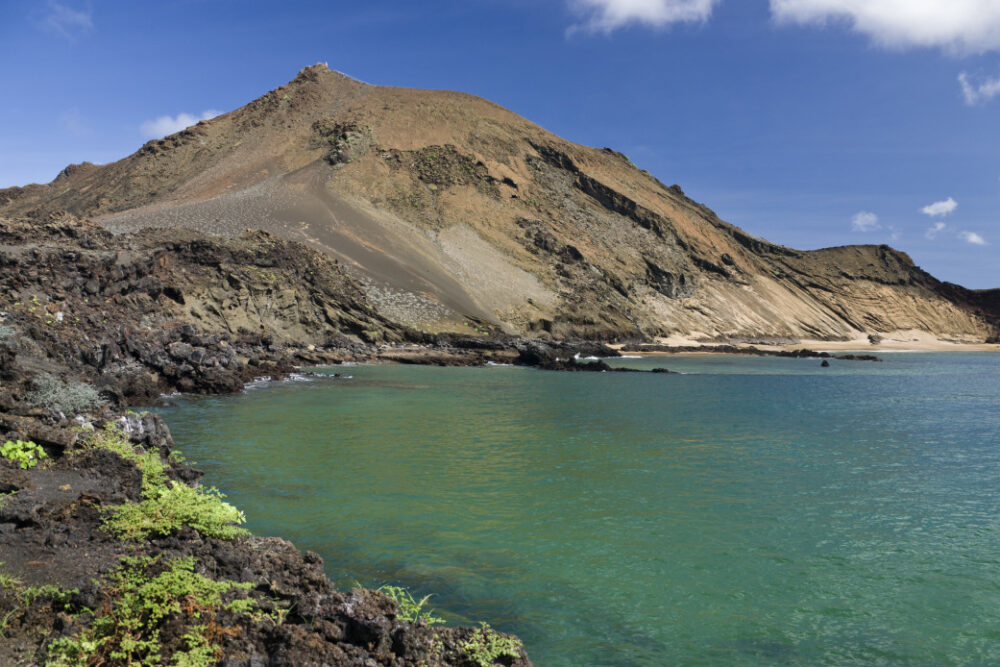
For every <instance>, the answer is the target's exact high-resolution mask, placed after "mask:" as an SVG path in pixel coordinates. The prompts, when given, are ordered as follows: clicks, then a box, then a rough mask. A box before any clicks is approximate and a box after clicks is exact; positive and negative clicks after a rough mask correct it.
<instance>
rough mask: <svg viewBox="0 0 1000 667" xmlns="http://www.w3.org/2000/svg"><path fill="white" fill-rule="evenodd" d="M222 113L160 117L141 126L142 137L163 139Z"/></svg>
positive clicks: (212, 110)
mask: <svg viewBox="0 0 1000 667" xmlns="http://www.w3.org/2000/svg"><path fill="white" fill-rule="evenodd" d="M220 113H221V112H220V111H216V110H215V109H208V110H207V111H202V112H201V115H200V116H194V115H192V114H189V113H179V114H177V115H176V116H159V117H158V118H154V119H153V120H147V121H146V122H145V123H143V124H142V125H140V126H139V131H140V132H142V136H144V137H146V138H147V139H161V138H163V137H165V136H167V135H170V134H173V133H175V132H180V131H181V130H183V129H184V128H186V127H191V126H192V125H194V124H195V123H197V122H198V121H199V120H209V119H212V118H215V117H216V116H218V115H219V114H220Z"/></svg>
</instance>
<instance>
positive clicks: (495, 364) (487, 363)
mask: <svg viewBox="0 0 1000 667" xmlns="http://www.w3.org/2000/svg"><path fill="white" fill-rule="evenodd" d="M486 365H487V366H497V367H500V366H513V365H514V364H498V363H497V362H495V361H487V362H486Z"/></svg>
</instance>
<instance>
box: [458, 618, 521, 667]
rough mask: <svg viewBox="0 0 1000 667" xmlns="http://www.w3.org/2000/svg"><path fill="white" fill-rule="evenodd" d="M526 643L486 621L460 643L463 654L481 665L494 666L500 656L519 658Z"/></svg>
mask: <svg viewBox="0 0 1000 667" xmlns="http://www.w3.org/2000/svg"><path fill="white" fill-rule="evenodd" d="M523 646H524V645H523V644H522V643H521V640H520V639H517V638H515V637H505V636H504V635H502V634H500V633H499V632H497V631H496V630H494V629H493V628H491V627H490V626H489V625H488V624H486V623H481V624H480V627H479V629H477V630H475V631H474V632H473V634H472V636H471V637H470V638H469V639H467V640H466V641H464V642H462V643H461V644H460V645H459V648H460V649H461V650H462V656H463V657H465V658H466V659H467V660H469V661H470V662H472V663H473V664H476V665H479V667H493V665H494V663H496V661H497V660H498V659H499V658H502V657H510V658H517V657H519V656H520V655H521V648H522V647H523Z"/></svg>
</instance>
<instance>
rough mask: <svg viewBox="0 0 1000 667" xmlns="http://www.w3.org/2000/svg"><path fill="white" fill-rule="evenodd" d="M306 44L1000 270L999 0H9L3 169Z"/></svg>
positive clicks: (151, 116)
mask: <svg viewBox="0 0 1000 667" xmlns="http://www.w3.org/2000/svg"><path fill="white" fill-rule="evenodd" d="M315 62H327V63H329V64H330V66H331V67H332V68H334V69H338V70H340V71H343V72H345V73H347V74H350V75H351V76H354V77H356V78H358V79H361V80H364V81H368V82H370V83H378V84H385V85H399V86H409V87H418V88H446V89H453V90H463V91H466V92H471V93H475V94H478V95H482V96H484V97H487V98H490V99H492V100H494V101H496V102H498V103H500V104H502V105H504V106H506V107H508V108H510V109H513V110H514V111H516V112H518V113H520V114H522V115H524V116H526V117H527V118H529V119H531V120H533V121H535V122H537V123H539V124H541V125H542V126H544V127H546V128H548V129H549V130H552V131H553V132H555V133H557V134H559V135H561V136H563V137H565V138H567V139H570V140H572V141H576V142H579V143H583V144H588V145H593V146H610V147H613V148H616V149H617V150H620V151H622V152H624V153H626V154H628V155H629V156H630V157H631V158H632V160H633V161H634V162H636V163H637V164H639V165H640V166H642V167H644V168H646V169H648V170H649V171H650V172H652V173H653V174H654V175H656V176H657V177H658V178H660V180H662V181H664V182H665V183H667V184H668V185H669V184H672V183H678V184H680V185H681V186H682V187H683V188H684V190H685V192H687V194H688V195H689V196H691V197H692V198H694V199H696V200H698V201H701V202H704V203H705V204H707V205H708V206H710V207H712V208H713V209H715V210H716V211H717V212H718V213H719V214H720V215H721V216H722V217H723V218H725V219H727V220H729V221H731V222H733V223H735V224H737V225H739V226H741V227H743V228H744V229H746V230H748V231H750V232H751V233H754V234H758V235H760V236H763V237H765V238H767V239H769V240H771V241H775V242H778V243H782V244H785V245H789V246H793V247H799V248H817V247H824V246H831V245H841V244H848V243H890V244H891V245H893V246H895V247H897V248H900V249H901V250H904V251H906V252H908V253H910V255H911V256H912V257H913V258H914V260H915V261H916V262H917V263H918V264H919V265H921V266H922V267H923V268H925V269H927V270H928V271H930V272H931V273H933V274H934V275H936V276H938V277H939V278H941V279H944V280H951V281H953V282H958V283H961V284H964V285H967V286H969V287H1000V261H998V259H1000V256H998V253H997V249H998V248H1000V219H998V212H1000V127H998V121H1000V1H997V0H447V1H446V0H422V1H421V2H413V1H412V0H398V1H390V0H385V1H380V0H369V1H368V2H361V3H359V2H346V1H335V0H325V1H319V0H317V1H315V2H308V1H294V0H286V1H284V2H280V3H279V2H256V1H253V0H173V1H169V0H164V1H161V2H153V1H149V2H134V1H132V2H126V1H117V0H59V1H58V2H56V1H54V0H52V1H48V0H3V2H2V3H0V64H2V65H3V71H4V85H3V88H2V90H3V92H2V93H0V95H2V104H0V187H4V186H9V185H23V184H26V183H29V182H47V181H49V180H51V179H52V178H53V177H55V175H56V174H57V173H58V172H59V171H60V170H61V169H62V168H63V167H64V166H65V165H67V164H69V163H71V162H81V161H84V160H89V161H91V162H98V163H102V162H109V161H113V160H116V159H119V158H121V157H124V156H126V155H128V154H130V153H132V152H133V151H135V150H136V149H137V148H138V147H139V146H140V145H141V144H142V143H143V142H144V141H146V140H147V139H148V138H149V137H150V136H151V135H154V134H157V133H163V132H166V131H168V130H170V129H174V128H176V127H177V126H178V125H183V123H184V122H185V121H190V122H193V121H194V120H196V119H197V118H199V117H201V116H202V115H205V114H211V113H212V112H214V111H228V110H231V109H233V108H236V107H238V106H241V105H243V104H245V103H247V102H249V101H250V100H252V99H254V98H256V97H258V96H260V95H261V94H263V93H265V92H267V91H268V90H270V89H272V88H274V87H276V86H279V85H281V84H283V83H285V82H287V81H288V80H290V79H291V78H292V77H294V76H295V74H296V72H297V71H298V70H299V69H301V68H302V67H303V66H305V65H309V64H312V63H315ZM182 114H184V115H183V116H182ZM179 116H180V121H179V122H178V117H179Z"/></svg>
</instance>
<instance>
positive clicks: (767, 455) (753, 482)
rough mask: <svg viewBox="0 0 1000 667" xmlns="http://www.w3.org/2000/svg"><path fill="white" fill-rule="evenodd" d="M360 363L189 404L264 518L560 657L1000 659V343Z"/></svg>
mask: <svg viewBox="0 0 1000 667" xmlns="http://www.w3.org/2000/svg"><path fill="white" fill-rule="evenodd" d="M621 363H625V364H630V365H634V366H637V367H645V368H651V367H654V366H664V365H665V366H668V367H670V368H672V369H674V370H679V371H683V372H684V373H685V374H683V375H662V374H655V375H654V374H648V375H647V374H630V373H628V374H626V373H622V374H618V373H602V374H589V373H551V372H543V371H536V370H532V369H524V368H511V367H488V368H433V367H412V366H351V367H340V368H336V369H331V370H330V371H329V372H331V373H332V372H334V371H336V372H340V373H345V374H349V375H351V376H352V377H351V378H344V377H342V378H326V379H319V380H315V381H312V382H290V383H283V384H273V385H268V386H265V387H260V388H252V389H250V390H248V391H247V392H246V393H245V394H244V395H241V396H236V397H227V398H208V399H205V398H201V399H185V400H182V401H179V402H178V404H177V406H176V407H171V408H165V409H162V410H161V412H162V413H163V414H164V416H165V417H166V419H167V422H168V423H169V425H170V427H171V429H172V431H173V434H174V437H175V439H176V441H177V443H178V445H179V446H180V447H181V449H182V450H183V451H184V452H185V454H187V455H188V456H189V458H192V459H194V460H196V461H197V462H198V463H199V465H200V467H202V468H203V469H204V470H205V471H206V480H207V482H208V483H211V484H215V485H218V486H219V487H221V488H223V489H224V490H225V491H226V492H227V493H228V494H229V495H230V499H231V500H232V501H233V502H235V503H236V504H238V505H239V506H240V507H241V508H243V509H244V510H245V511H246V514H247V516H248V518H249V527H250V528H251V529H252V530H254V531H255V532H258V533H261V534H270V535H280V536H283V537H287V538H289V539H291V540H293V541H294V542H295V543H296V544H297V545H298V546H299V547H300V548H303V549H312V550H314V551H317V552H319V553H320V554H322V555H323V557H324V558H325V559H326V567H327V571H328V573H329V575H330V576H331V577H332V578H333V579H334V580H335V581H337V582H338V583H340V584H342V585H350V584H351V583H353V582H354V581H360V582H361V583H363V584H365V585H368V586H376V585H379V584H381V583H386V582H391V583H398V584H402V585H405V586H408V587H410V588H412V589H413V590H414V591H415V593H416V594H418V595H421V596H422V595H424V594H427V593H433V594H434V597H433V598H432V605H433V606H434V607H435V609H437V610H438V611H439V612H440V613H442V614H443V615H445V616H446V617H447V618H448V619H449V621H451V622H455V623H469V622H473V621H476V620H486V621H489V622H490V623H491V624H492V625H493V626H494V627H498V628H501V629H503V630H507V631H510V632H516V633H517V634H519V635H520V636H521V637H522V638H523V639H524V640H525V643H526V646H527V648H528V651H529V653H530V655H531V656H532V657H533V659H534V660H535V662H536V664H538V665H542V666H546V665H663V664H707V665H712V664H718V665H729V664H836V665H842V664H920V665H945V664H990V663H992V664H998V663H1000V355H990V354H970V355H965V354H937V355H935V354H892V355H886V361H885V363H883V364H873V363H861V362H837V361H834V362H833V366H832V367H831V368H829V369H822V368H820V367H819V361H818V360H796V359H760V358H741V357H684V358H666V359H663V358H660V359H654V360H649V359H644V360H626V361H624V362H621Z"/></svg>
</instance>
